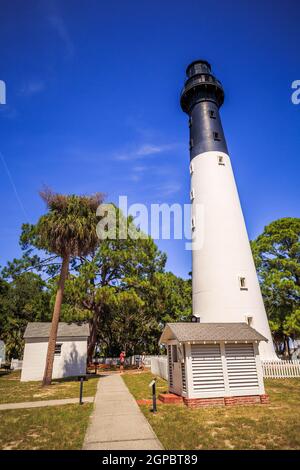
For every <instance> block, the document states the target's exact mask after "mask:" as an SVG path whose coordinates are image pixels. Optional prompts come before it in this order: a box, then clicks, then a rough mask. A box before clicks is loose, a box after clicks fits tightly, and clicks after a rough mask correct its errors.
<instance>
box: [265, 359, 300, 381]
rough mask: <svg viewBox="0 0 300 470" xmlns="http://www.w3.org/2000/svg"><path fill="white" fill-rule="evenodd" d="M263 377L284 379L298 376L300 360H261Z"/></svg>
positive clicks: (299, 373) (299, 375)
mask: <svg viewBox="0 0 300 470" xmlns="http://www.w3.org/2000/svg"><path fill="white" fill-rule="evenodd" d="M262 368H263V375H264V378H265V379H285V378H293V377H300V361H299V360H298V359H296V360H292V361H262Z"/></svg>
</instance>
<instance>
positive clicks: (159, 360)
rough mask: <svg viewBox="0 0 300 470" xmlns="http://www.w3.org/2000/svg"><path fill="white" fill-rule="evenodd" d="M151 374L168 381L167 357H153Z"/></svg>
mask: <svg viewBox="0 0 300 470" xmlns="http://www.w3.org/2000/svg"><path fill="white" fill-rule="evenodd" d="M151 372H152V374H154V375H158V377H161V378H162V379H165V380H168V362H167V356H156V357H151Z"/></svg>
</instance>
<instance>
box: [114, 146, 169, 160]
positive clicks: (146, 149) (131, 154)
mask: <svg viewBox="0 0 300 470" xmlns="http://www.w3.org/2000/svg"><path fill="white" fill-rule="evenodd" d="M176 146H177V144H175V143H173V144H162V145H156V144H143V145H140V146H139V147H137V148H136V149H135V150H130V151H127V152H121V153H119V154H117V155H115V159H116V160H124V161H126V160H139V159H141V158H144V157H151V156H153V155H157V154H159V153H164V152H169V151H170V150H172V149H174V148H175V147H176Z"/></svg>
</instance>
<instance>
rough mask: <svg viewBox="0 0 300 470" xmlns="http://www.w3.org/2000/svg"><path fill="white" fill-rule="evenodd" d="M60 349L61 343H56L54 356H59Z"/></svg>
mask: <svg viewBox="0 0 300 470" xmlns="http://www.w3.org/2000/svg"><path fill="white" fill-rule="evenodd" d="M61 347H62V344H61V343H56V345H55V349H54V355H55V356H60V355H61Z"/></svg>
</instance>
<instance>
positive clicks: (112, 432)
mask: <svg viewBox="0 0 300 470" xmlns="http://www.w3.org/2000/svg"><path fill="white" fill-rule="evenodd" d="M83 449H84V450H161V449H162V446H161V444H160V442H159V440H158V439H157V437H156V435H155V434H154V432H153V430H152V428H151V426H150V424H149V423H148V421H147V420H146V418H145V417H144V415H143V413H142V412H141V411H140V409H139V407H138V405H137V403H136V401H135V399H134V398H133V396H132V395H131V393H130V392H129V390H128V388H127V387H126V385H125V383H124V381H123V379H122V377H120V375H118V374H115V375H107V376H105V377H102V378H100V380H99V382H98V387H97V393H96V397H95V405H94V411H93V414H92V416H91V418H90V424H89V427H88V430H87V432H86V435H85V439H84V443H83Z"/></svg>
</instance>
